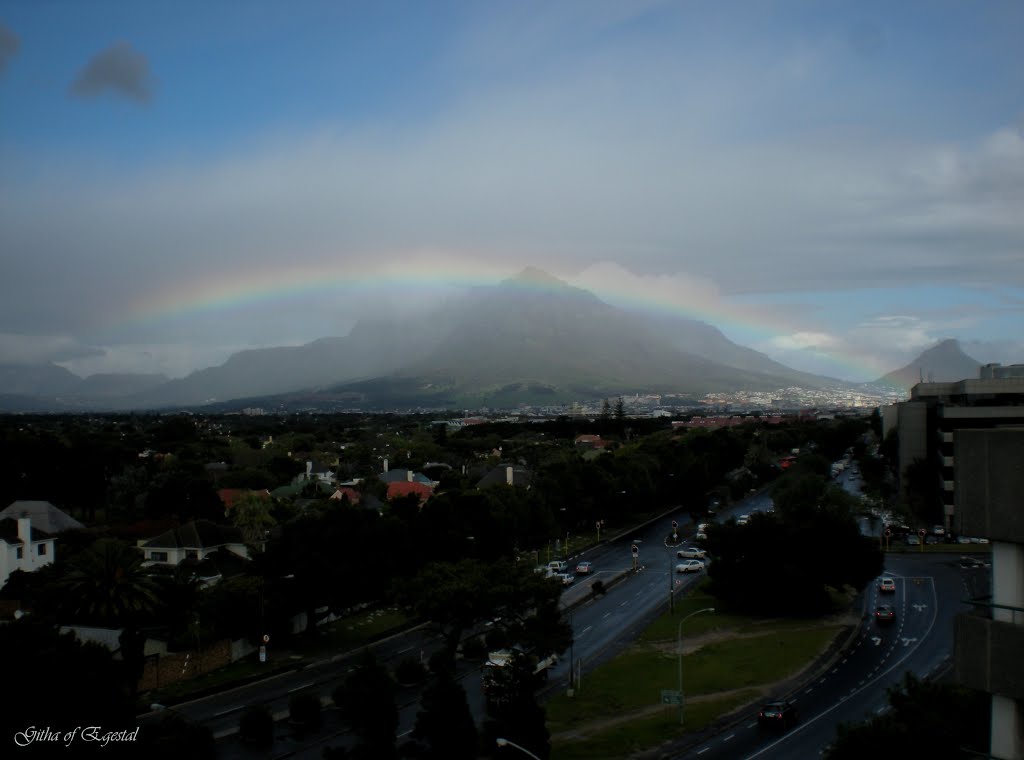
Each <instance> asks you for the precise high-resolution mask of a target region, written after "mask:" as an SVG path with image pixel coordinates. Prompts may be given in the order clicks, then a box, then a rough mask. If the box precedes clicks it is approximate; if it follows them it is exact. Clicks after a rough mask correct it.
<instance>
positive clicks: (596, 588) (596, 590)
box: [590, 581, 607, 596]
mask: <svg viewBox="0 0 1024 760" xmlns="http://www.w3.org/2000/svg"><path fill="white" fill-rule="evenodd" d="M605 592H607V589H606V588H605V587H604V581H594V582H593V583H591V584H590V593H591V594H593V595H594V596H602V595H603V594H604V593H605Z"/></svg>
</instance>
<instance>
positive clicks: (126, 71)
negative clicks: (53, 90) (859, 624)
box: [70, 42, 152, 103]
mask: <svg viewBox="0 0 1024 760" xmlns="http://www.w3.org/2000/svg"><path fill="white" fill-rule="evenodd" d="M70 91H71V94H72V95H78V96H80V97H86V98H89V97H96V96H98V95H102V94H103V93H105V92H110V93H112V94H114V95H120V96H122V97H125V98H128V99H129V100H134V101H137V102H139V103H147V102H149V99H150V97H151V96H152V83H151V81H150V74H149V61H148V60H147V59H146V56H144V55H143V54H142V53H140V52H139V51H137V50H136V49H135V48H133V47H132V46H131V45H130V44H128V43H127V42H118V43H117V44H116V45H114V46H112V47H109V48H107V49H106V50H104V51H102V52H100V53H97V54H96V55H95V56H93V58H92V60H91V61H89V63H87V64H86V65H85V68H84V69H82V71H81V73H80V74H79V75H78V78H77V79H75V81H74V82H72V83H71V88H70Z"/></svg>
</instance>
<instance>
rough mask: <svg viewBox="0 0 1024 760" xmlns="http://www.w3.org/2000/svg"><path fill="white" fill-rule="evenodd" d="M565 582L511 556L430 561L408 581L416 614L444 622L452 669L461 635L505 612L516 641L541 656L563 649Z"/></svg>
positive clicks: (407, 596) (406, 594) (504, 622)
mask: <svg viewBox="0 0 1024 760" xmlns="http://www.w3.org/2000/svg"><path fill="white" fill-rule="evenodd" d="M561 592H562V588H561V585H560V584H559V583H557V582H555V581H553V580H552V579H550V578H545V577H543V576H542V575H540V574H538V573H535V572H533V570H532V568H529V567H525V566H523V565H516V564H515V563H513V562H509V561H499V562H494V563H485V562H482V561H480V560H471V559H465V560H461V561H459V562H456V563H449V562H433V563H430V564H428V565H427V566H426V567H424V569H423V570H422V572H421V573H420V574H419V575H418V576H417V577H416V578H414V579H413V581H412V582H411V583H409V584H407V585H406V586H405V587H403V600H404V601H405V603H406V604H407V605H408V606H410V607H411V608H412V609H413V610H414V612H415V614H416V615H417V616H418V617H420V618H423V619H426V620H430V621H432V622H433V623H434V624H435V625H437V626H438V627H440V629H441V632H442V636H443V637H444V641H445V649H444V655H445V657H446V659H447V663H448V669H453V668H454V664H455V653H456V650H457V649H458V646H459V643H460V642H461V641H462V635H463V633H464V632H465V631H467V630H469V629H471V628H473V627H474V626H475V625H476V624H478V623H482V622H484V621H488V620H494V619H496V618H501V627H502V628H503V629H504V630H505V631H506V633H508V635H509V639H510V641H511V642H513V643H518V644H521V645H522V646H524V647H525V648H527V649H528V650H529V651H531V652H532V653H534V654H535V655H537V656H538V657H546V656H547V655H550V654H561V653H562V652H564V651H565V649H566V648H567V647H568V645H569V639H570V636H571V631H570V629H569V627H568V625H567V624H566V623H565V621H564V620H563V619H562V616H561V613H560V611H559V608H558V600H559V598H560V596H561Z"/></svg>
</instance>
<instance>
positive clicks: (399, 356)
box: [0, 268, 978, 411]
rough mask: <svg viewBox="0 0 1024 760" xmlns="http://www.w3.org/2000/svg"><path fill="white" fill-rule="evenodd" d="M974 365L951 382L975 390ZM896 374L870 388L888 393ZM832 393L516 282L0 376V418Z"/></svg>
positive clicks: (758, 362) (9, 369)
mask: <svg viewBox="0 0 1024 760" xmlns="http://www.w3.org/2000/svg"><path fill="white" fill-rule="evenodd" d="M954 343H955V342H954ZM938 348H939V347H936V349H933V350H937V349H938ZM957 350H959V348H958V347H957ZM947 353H949V352H948V351H946V350H945V349H944V352H943V354H942V355H943V356H945V355H946V354H947ZM926 355H928V352H925V354H923V355H922V357H924V356H926ZM964 358H965V359H968V360H970V359H969V357H966V356H965V357H964ZM970 361H973V360H970ZM977 364H978V363H977V362H974V369H973V374H970V375H964V376H975V375H976V374H977ZM914 366H917V365H915V364H914V363H912V364H911V365H908V367H914ZM936 366H938V363H936ZM907 370H908V368H904V369H903V370H899V371H897V373H891V376H890V375H887V376H886V378H883V379H882V380H883V381H885V382H887V383H888V384H890V385H893V384H896V382H897V380H899V379H900V378H902V377H903V375H899V377H897V375H898V374H899V373H901V372H902V373H904V374H906V372H905V371H907ZM914 374H915V376H916V374H917V370H914ZM958 379H959V378H958ZM915 381H916V380H915ZM843 385H848V384H846V383H843V382H842V381H840V380H836V379H834V378H828V377H822V376H819V375H813V374H810V373H806V372H799V371H797V370H794V369H792V368H789V367H786V366H785V365H783V364H780V363H779V362H776V361H774V360H772V359H771V358H769V357H768V356H766V355H764V354H762V353H759V352H757V351H754V350H753V349H750V348H745V347H743V346H740V345H737V344H735V343H733V342H732V341H730V340H729V339H728V338H726V337H725V336H724V335H723V334H722V333H721V332H720V331H719V330H718V329H716V328H715V327H713V326H711V325H708V324H706V323H704V322H699V321H696V320H690V319H684V318H682V317H660V318H652V317H649V316H646V315H641V314H637V313H632V312H629V311H625V310H623V309H620V308H617V307H614V306H611V305H609V304H607V303H605V302H604V301H602V300H600V299H599V298H598V297H597V296H595V295H594V294H593V293H591V292H589V291H587V290H583V289H580V288H576V287H572V286H570V285H568V284H566V283H564V282H562V281H561V280H558V279H556V278H554V277H552V276H551V275H549V274H547V273H545V272H543V271H540V270H538V269H533V268H528V269H526V270H524V271H523V272H522V273H521V274H520V275H519V276H517V277H515V278H512V279H510V280H506V281H504V282H502V283H500V284H498V285H494V286H486V287H478V288H474V289H472V290H470V291H469V292H467V293H465V294H463V295H461V296H459V297H456V298H453V299H451V300H450V301H448V302H447V303H446V304H444V305H442V306H441V307H439V308H437V309H435V310H434V311H433V312H431V313H429V314H426V315H421V316H420V317H418V318H416V319H408V320H403V321H394V322H387V321H361V322H359V323H357V324H356V325H355V327H353V329H352V330H351V332H350V333H349V334H348V335H346V336H343V337H328V338H321V339H319V340H315V341H313V342H311V343H307V344H305V345H302V346H293V347H278V348H263V349H251V350H246V351H241V352H238V353H236V354H233V355H232V356H231V357H229V358H228V360H227V361H225V362H224V363H223V364H221V365H219V366H216V367H208V368H205V369H202V370H198V371H196V372H193V373H191V374H190V375H188V376H187V377H184V378H180V379H173V380H170V379H167V378H166V377H164V376H162V375H130V374H124V375H92V376H90V377H88V378H84V379H83V378H80V377H78V376H77V375H74V374H73V373H71V372H69V371H68V370H66V369H64V368H63V367H60V366H57V365H54V364H45V365H13V364H0V410H6V411H74V410H130V409H135V410H139V409H163V408H175V407H189V408H193V407H197V406H204V405H209V404H215V403H223V402H226V401H230V400H233V399H248V398H256V397H265V396H272V395H280V394H292V395H293V396H295V395H296V394H297V395H299V396H302V397H307V398H309V399H310V400H311V403H313V404H315V403H316V401H317V400H320V401H330V402H331V403H334V404H340V405H343V406H351V407H357V406H366V407H372V408H376V409H382V408H397V407H402V408H406V407H408V406H425V407H431V408H441V407H451V408H463V407H469V406H491V407H508V406H516V405H518V404H522V403H550V404H553V403H564V402H567V401H573V400H588V399H599V398H607V397H611V396H618V395H625V394H631V393H673V394H679V395H682V396H691V397H699V396H701V395H703V394H705V393H708V392H710V391H723V392H724V391H736V390H772V389H776V388H781V387H791V386H802V387H805V388H825V387H837V386H843ZM907 387H909V386H907Z"/></svg>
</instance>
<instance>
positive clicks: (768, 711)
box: [757, 702, 800, 729]
mask: <svg viewBox="0 0 1024 760" xmlns="http://www.w3.org/2000/svg"><path fill="white" fill-rule="evenodd" d="M798 720H800V714H799V713H798V712H797V711H796V707H795V706H794V705H793V703H792V702H768V703H767V704H764V705H762V706H761V711H760V712H759V713H758V714H757V725H758V726H760V727H761V728H782V729H786V728H792V727H793V726H795V725H796V722H797V721H798Z"/></svg>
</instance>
